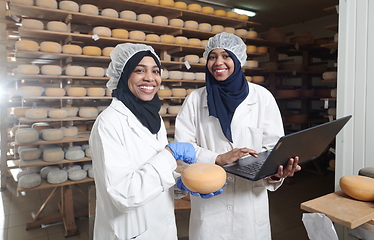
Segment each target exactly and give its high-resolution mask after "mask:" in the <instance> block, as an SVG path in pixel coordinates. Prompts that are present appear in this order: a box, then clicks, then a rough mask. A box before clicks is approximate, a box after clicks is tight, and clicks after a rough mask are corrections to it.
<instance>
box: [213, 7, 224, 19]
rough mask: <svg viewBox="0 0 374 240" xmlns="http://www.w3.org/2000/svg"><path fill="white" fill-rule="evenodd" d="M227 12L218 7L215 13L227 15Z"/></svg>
mask: <svg viewBox="0 0 374 240" xmlns="http://www.w3.org/2000/svg"><path fill="white" fill-rule="evenodd" d="M226 14H227V12H226V11H225V10H222V9H217V10H215V11H214V15H216V16H220V17H226Z"/></svg>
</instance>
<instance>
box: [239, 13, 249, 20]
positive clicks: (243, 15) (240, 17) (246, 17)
mask: <svg viewBox="0 0 374 240" xmlns="http://www.w3.org/2000/svg"><path fill="white" fill-rule="evenodd" d="M238 19H239V20H243V21H248V19H249V17H248V15H246V14H238Z"/></svg>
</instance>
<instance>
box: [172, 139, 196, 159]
mask: <svg viewBox="0 0 374 240" xmlns="http://www.w3.org/2000/svg"><path fill="white" fill-rule="evenodd" d="M166 146H168V147H169V148H170V149H171V152H172V153H173V156H174V158H175V160H182V161H183V162H185V163H188V164H192V163H194V162H195V160H196V152H195V148H194V147H193V145H192V144H191V143H185V142H174V143H169V144H168V145H166Z"/></svg>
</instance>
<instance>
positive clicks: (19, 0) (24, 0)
mask: <svg viewBox="0 0 374 240" xmlns="http://www.w3.org/2000/svg"><path fill="white" fill-rule="evenodd" d="M12 3H16V4H21V5H28V6H32V5H34V0H12Z"/></svg>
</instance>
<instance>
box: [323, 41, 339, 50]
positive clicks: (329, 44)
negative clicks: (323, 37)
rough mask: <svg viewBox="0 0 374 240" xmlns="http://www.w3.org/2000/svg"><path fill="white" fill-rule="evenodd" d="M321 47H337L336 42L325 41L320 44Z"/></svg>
mask: <svg viewBox="0 0 374 240" xmlns="http://www.w3.org/2000/svg"><path fill="white" fill-rule="evenodd" d="M321 47H324V48H329V49H338V43H337V42H331V43H326V44H322V45H321Z"/></svg>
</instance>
